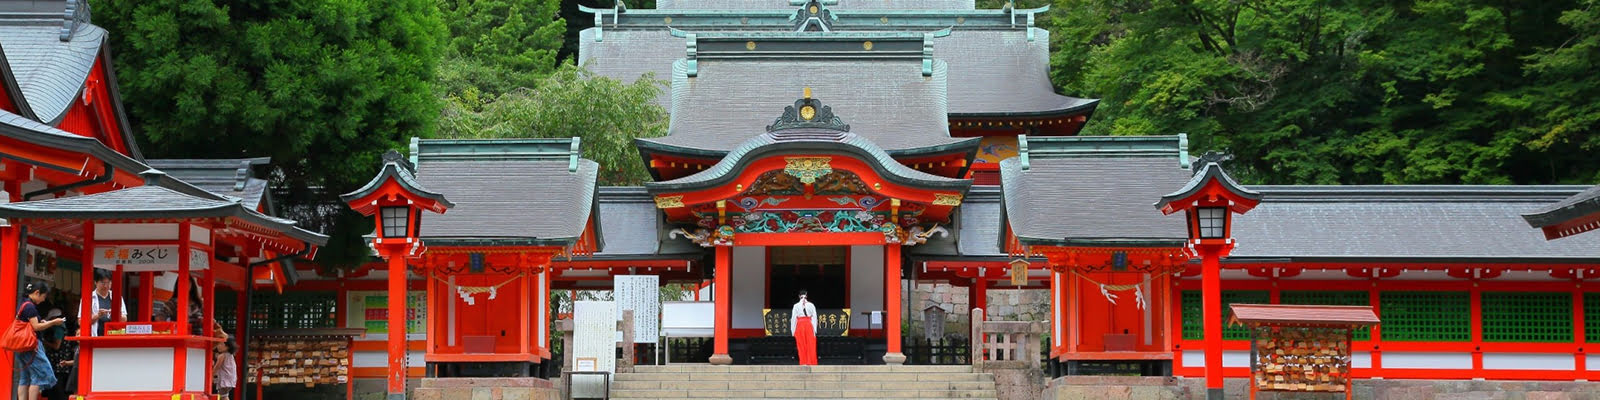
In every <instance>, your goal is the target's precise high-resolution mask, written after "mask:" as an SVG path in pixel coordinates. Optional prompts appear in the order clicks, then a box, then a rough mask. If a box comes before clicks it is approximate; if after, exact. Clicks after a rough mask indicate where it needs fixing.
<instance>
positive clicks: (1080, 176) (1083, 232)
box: [1000, 135, 1190, 247]
mask: <svg viewBox="0 0 1600 400" xmlns="http://www.w3.org/2000/svg"><path fill="white" fill-rule="evenodd" d="M1017 145H1018V146H1017V147H1018V153H1017V156H1016V157H1012V158H1007V159H1005V160H1003V161H1001V162H1000V180H1001V189H1002V192H1003V194H1002V196H1003V198H1004V208H1003V211H1002V213H1001V218H1002V219H1003V221H1005V223H1006V224H1007V226H1009V227H1010V234H1011V235H1012V236H1015V237H1016V238H1017V240H1018V241H1020V242H1021V243H1022V244H1024V245H1057V246H1123V247H1177V246H1182V245H1183V243H1184V242H1185V241H1186V240H1188V237H1189V236H1188V233H1187V231H1186V230H1185V229H1184V227H1185V224H1184V222H1183V221H1181V220H1173V219H1168V218H1162V216H1161V214H1160V213H1157V212H1152V211H1151V210H1150V209H1148V208H1145V207H1144V206H1140V205H1139V202H1138V199H1148V198H1152V197H1157V196H1160V195H1161V194H1162V193H1165V192H1167V191H1168V190H1171V189H1170V188H1172V187H1176V186H1180V185H1182V184H1183V182H1184V181H1186V180H1188V179H1189V177H1190V171H1189V169H1188V165H1189V157H1188V139H1187V137H1186V136H1184V135H1175V136H1101V137H1094V136H1075V137H1029V136H1019V137H1018V140H1017ZM1001 234H1002V235H1003V234H1004V233H1001Z"/></svg>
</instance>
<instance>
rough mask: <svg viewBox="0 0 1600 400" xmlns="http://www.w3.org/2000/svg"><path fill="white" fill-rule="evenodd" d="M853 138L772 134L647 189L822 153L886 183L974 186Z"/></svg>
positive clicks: (698, 184)
mask: <svg viewBox="0 0 1600 400" xmlns="http://www.w3.org/2000/svg"><path fill="white" fill-rule="evenodd" d="M849 136H850V138H849V139H847V140H845V141H840V142H832V141H792V142H780V141H775V140H773V139H772V138H771V136H769V135H762V136H758V137H755V138H752V139H751V140H748V141H746V142H745V144H744V145H742V146H739V148H737V149H734V150H733V151H731V152H729V153H728V156H727V157H724V158H723V159H722V160H721V161H718V162H717V163H716V164H715V165H712V166H711V167H709V168H706V169H705V170H704V171H700V172H698V173H695V174H693V175H689V176H686V177H683V178H678V179H674V180H670V181H665V182H647V183H645V188H646V189H648V190H649V191H650V192H651V193H664V192H683V191H691V190H699V189H704V188H708V187H714V186H717V185H723V184H726V183H727V182H729V181H731V180H733V179H734V178H736V177H737V175H738V173H739V172H740V171H743V170H744V169H745V167H746V166H747V165H749V164H750V163H752V162H755V161H756V160H760V159H764V158H769V157H777V156H782V155H790V154H818V153H824V154H838V155H844V156H850V157H855V158H858V159H861V160H865V161H868V164H872V169H873V171H875V172H876V173H878V174H879V175H882V176H883V178H884V179H885V180H888V181H890V182H895V183H899V184H903V185H910V186H919V187H932V188H943V189H950V190H958V191H960V192H961V193H966V191H967V189H968V188H970V187H972V181H971V180H969V179H955V178H946V177H942V176H938V175H932V174H929V173H926V172H922V171H917V170H914V169H911V168H910V167H907V166H905V165H902V164H900V163H899V162H898V161H895V160H894V158H892V157H889V155H888V154H886V153H884V152H883V150H882V149H879V148H877V146H876V145H873V144H872V142H871V141H868V140H866V139H865V138H862V137H860V136H855V135H849ZM974 143H975V142H974Z"/></svg>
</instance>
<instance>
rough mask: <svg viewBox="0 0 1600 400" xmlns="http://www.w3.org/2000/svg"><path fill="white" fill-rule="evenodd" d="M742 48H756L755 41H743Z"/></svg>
mask: <svg viewBox="0 0 1600 400" xmlns="http://www.w3.org/2000/svg"><path fill="white" fill-rule="evenodd" d="M744 49H745V50H755V49H756V42H755V41H754V40H752V41H748V42H744Z"/></svg>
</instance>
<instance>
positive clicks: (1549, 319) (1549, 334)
mask: <svg viewBox="0 0 1600 400" xmlns="http://www.w3.org/2000/svg"><path fill="white" fill-rule="evenodd" d="M1483 340H1484V341H1485V342H1547V343H1548V342H1554V343H1563V342H1571V341H1572V294H1571V293H1536V292H1484V293H1483Z"/></svg>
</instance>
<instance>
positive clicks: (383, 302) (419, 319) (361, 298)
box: [344, 290, 428, 334]
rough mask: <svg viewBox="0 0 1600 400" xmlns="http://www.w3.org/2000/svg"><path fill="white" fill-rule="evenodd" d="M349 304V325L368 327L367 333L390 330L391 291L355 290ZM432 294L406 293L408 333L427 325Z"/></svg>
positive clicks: (415, 332) (346, 322)
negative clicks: (429, 297) (428, 307)
mask: <svg viewBox="0 0 1600 400" xmlns="http://www.w3.org/2000/svg"><path fill="white" fill-rule="evenodd" d="M345 300H346V301H345V304H347V305H348V307H349V308H350V309H349V311H348V312H346V313H345V325H344V326H345V327H347V328H362V329H366V330H367V333H389V292H385V291H376V290H375V291H351V292H349V295H348V298H346V299H345ZM427 304H428V294H427V293H426V292H407V293H406V309H407V310H406V333H408V334H422V333H426V332H423V329H424V328H426V327H427V322H426V321H427V320H428V318H427V315H428V309H427Z"/></svg>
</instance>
